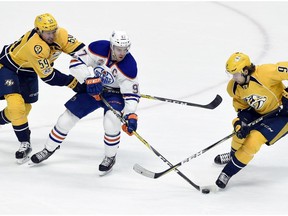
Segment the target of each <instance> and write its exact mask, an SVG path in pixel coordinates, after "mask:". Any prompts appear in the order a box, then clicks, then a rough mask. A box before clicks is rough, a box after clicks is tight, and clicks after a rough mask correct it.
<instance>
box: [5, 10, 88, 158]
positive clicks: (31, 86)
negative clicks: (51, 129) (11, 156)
mask: <svg viewBox="0 0 288 216" xmlns="http://www.w3.org/2000/svg"><path fill="white" fill-rule="evenodd" d="M84 46H85V45H84V44H83V43H82V42H79V41H78V40H77V39H75V38H74V37H73V36H72V35H69V34H68V33H67V31H66V30H65V29H64V28H61V27H59V26H58V24H57V21H56V20H55V18H54V17H53V16H52V15H51V14H48V13H46V14H41V15H39V16H37V17H36V19H35V22H34V28H33V29H32V30H30V31H28V32H27V33H25V34H24V35H23V36H22V37H21V38H20V39H19V40H18V41H15V42H14V43H12V44H10V45H5V46H4V47H3V50H2V52H1V54H0V99H2V100H3V99H5V100H6V102H7V106H6V107H5V109H3V110H2V111H1V112H0V125H3V124H7V123H12V126H13V129H14V132H15V134H16V137H17V139H18V141H19V142H20V148H19V150H18V151H17V152H16V153H15V157H16V159H17V161H18V162H20V163H22V162H24V161H26V160H27V158H28V155H29V153H30V152H31V151H32V148H31V144H30V129H29V125H28V118H27V117H28V114H29V112H30V110H31V104H32V103H34V102H36V101H37V100H38V77H39V78H40V79H41V80H42V81H44V82H45V83H47V84H49V85H52V86H54V85H55V86H68V87H69V88H71V89H73V90H74V91H76V92H79V91H85V89H86V87H84V86H82V85H80V84H79V83H78V81H77V80H76V79H75V78H74V77H73V76H71V75H66V74H65V73H61V72H60V71H58V70H57V69H55V68H53V62H54V61H55V60H56V59H57V58H58V57H59V55H60V54H61V53H62V52H64V53H66V54H69V55H71V56H72V55H73V53H74V52H76V51H79V50H80V49H82V48H83V47H84Z"/></svg>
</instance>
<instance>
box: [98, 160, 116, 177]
mask: <svg viewBox="0 0 288 216" xmlns="http://www.w3.org/2000/svg"><path fill="white" fill-rule="evenodd" d="M115 162H116V156H114V157H107V156H105V158H104V159H103V161H102V163H101V164H100V165H99V175H100V176H104V175H106V174H108V173H109V172H111V171H112V167H113V165H114V164H115Z"/></svg>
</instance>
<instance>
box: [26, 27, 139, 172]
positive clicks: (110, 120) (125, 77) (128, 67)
mask: <svg viewBox="0 0 288 216" xmlns="http://www.w3.org/2000/svg"><path fill="white" fill-rule="evenodd" d="M130 46H131V42H130V39H129V37H128V35H127V34H126V32H124V31H114V32H113V33H112V35H111V37H110V41H106V40H100V41H95V42H92V43H90V44H89V45H88V46H87V47H86V48H85V49H84V50H82V51H81V52H77V53H76V55H77V58H73V59H72V60H71V63H70V72H71V74H73V75H74V76H75V77H76V78H77V80H78V81H79V82H80V83H86V84H87V93H79V94H76V95H75V96H73V97H72V98H71V99H70V100H69V101H68V102H66V104H65V106H66V108H67V109H66V111H65V112H64V113H63V114H62V115H61V116H60V117H59V118H58V121H57V123H56V125H55V126H54V127H53V129H52V131H51V132H50V134H49V138H48V139H47V142H46V144H45V148H44V149H43V150H42V151H40V152H38V153H36V154H34V155H33V156H32V157H31V161H32V162H33V163H40V162H42V161H44V160H46V159H47V158H49V157H50V156H51V155H52V154H53V153H54V152H55V150H57V149H58V148H59V147H60V144H61V143H62V142H63V141H64V139H65V138H66V136H67V135H68V132H69V131H70V130H71V129H72V128H73V126H74V125H75V124H76V123H77V122H78V121H79V120H80V119H82V118H83V117H84V116H86V115H88V114H89V113H91V112H93V111H94V110H97V109H98V108H103V109H104V121H103V126H104V131H105V135H104V145H105V157H104V159H103V161H102V163H101V164H100V165H99V171H100V175H104V174H106V173H108V172H109V171H111V170H112V167H113V165H114V164H115V160H116V153H117V149H118V147H119V143H120V133H121V122H120V120H119V119H118V118H117V117H116V116H115V114H114V113H113V112H112V111H110V110H109V109H108V107H107V106H106V105H105V104H104V103H103V102H102V101H101V99H100V94H101V95H102V97H103V98H105V99H106V100H107V101H108V103H109V104H110V105H111V106H112V107H113V108H114V109H115V110H117V111H118V112H119V113H121V114H122V115H123V116H124V118H125V119H126V120H127V125H122V129H123V130H124V131H125V132H126V133H127V134H129V135H132V132H133V131H136V129H137V114H136V109H137V105H138V102H139V98H140V93H139V84H138V79H137V64H136V61H135V59H134V58H133V56H132V55H131V53H129V49H130ZM88 67H92V68H93V71H94V73H93V74H92V75H91V72H90V70H89V68H88Z"/></svg>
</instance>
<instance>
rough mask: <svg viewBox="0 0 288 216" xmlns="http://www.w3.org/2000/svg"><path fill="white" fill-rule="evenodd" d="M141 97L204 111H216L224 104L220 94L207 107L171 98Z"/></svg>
mask: <svg viewBox="0 0 288 216" xmlns="http://www.w3.org/2000/svg"><path fill="white" fill-rule="evenodd" d="M141 97H142V98H146V99H152V100H158V101H164V102H168V103H175V104H181V105H186V106H194V107H200V108H204V109H215V108H216V107H217V106H219V104H220V103H221V102H222V97H221V96H220V95H218V94H217V95H216V97H215V98H214V100H213V101H211V102H210V103H209V104H206V105H203V104H197V103H190V102H185V101H180V100H174V99H169V98H162V97H156V96H151V95H145V94H141Z"/></svg>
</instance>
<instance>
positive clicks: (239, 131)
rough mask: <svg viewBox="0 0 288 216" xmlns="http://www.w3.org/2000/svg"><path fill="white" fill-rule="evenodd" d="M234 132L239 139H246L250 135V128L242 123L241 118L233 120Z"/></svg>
mask: <svg viewBox="0 0 288 216" xmlns="http://www.w3.org/2000/svg"><path fill="white" fill-rule="evenodd" d="M233 127H234V131H235V132H236V136H237V137H238V138H239V139H244V138H246V137H247V136H248V134H249V133H250V128H249V127H248V126H247V124H246V123H244V122H242V121H241V120H240V119H239V118H235V119H234V120H233Z"/></svg>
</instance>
